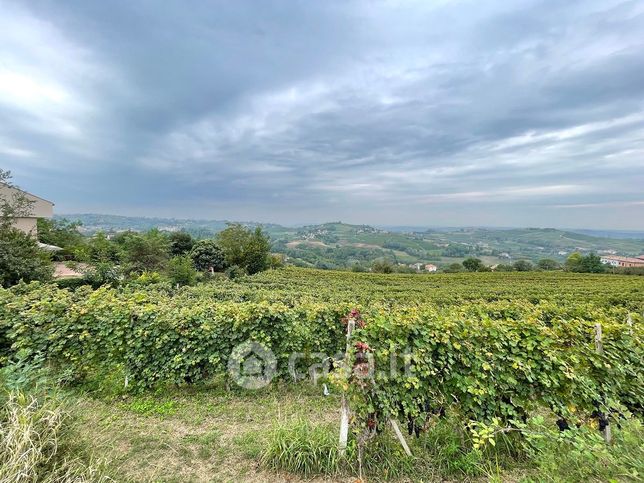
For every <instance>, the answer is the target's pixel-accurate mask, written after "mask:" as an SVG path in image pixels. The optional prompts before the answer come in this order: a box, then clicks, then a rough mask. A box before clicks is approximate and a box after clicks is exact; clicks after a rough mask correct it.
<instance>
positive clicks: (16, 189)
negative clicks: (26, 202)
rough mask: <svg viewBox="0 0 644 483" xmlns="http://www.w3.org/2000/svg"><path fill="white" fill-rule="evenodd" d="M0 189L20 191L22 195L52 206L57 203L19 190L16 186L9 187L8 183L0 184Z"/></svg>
mask: <svg viewBox="0 0 644 483" xmlns="http://www.w3.org/2000/svg"><path fill="white" fill-rule="evenodd" d="M0 187H4V188H6V189H9V190H15V191H20V192H21V193H24V194H25V195H27V196H28V197H31V198H36V199H37V200H40V201H44V202H45V203H49V204H50V205H52V206H54V205H55V203H54V202H53V201H49V200H46V199H45V198H42V197H40V196H38V195H35V194H33V193H30V192H29V191H25V190H22V189H20V188H18V187H16V186H9V185H7V184H6V183H0Z"/></svg>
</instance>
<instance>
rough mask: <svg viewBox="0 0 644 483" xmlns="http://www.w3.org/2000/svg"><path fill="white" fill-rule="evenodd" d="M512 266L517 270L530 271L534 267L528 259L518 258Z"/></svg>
mask: <svg viewBox="0 0 644 483" xmlns="http://www.w3.org/2000/svg"><path fill="white" fill-rule="evenodd" d="M512 266H513V267H514V269H515V270H516V271H517V272H529V271H530V270H532V268H533V267H532V263H530V262H529V261H528V260H517V261H516V262H514V264H513V265H512Z"/></svg>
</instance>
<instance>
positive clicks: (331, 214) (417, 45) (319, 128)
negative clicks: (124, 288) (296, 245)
mask: <svg viewBox="0 0 644 483" xmlns="http://www.w3.org/2000/svg"><path fill="white" fill-rule="evenodd" d="M0 8H3V9H6V12H7V15H6V19H8V20H7V24H9V23H11V25H13V26H14V27H13V28H12V29H11V30H10V31H8V32H4V33H2V32H0V45H4V46H5V47H4V48H3V47H0V56H2V58H4V59H6V61H4V62H0V158H1V159H2V164H3V167H5V166H6V167H9V168H11V169H13V170H14V171H15V173H16V176H17V178H18V179H17V181H19V182H20V184H22V185H23V186H25V187H27V188H29V189H31V190H33V191H38V192H39V193H42V194H43V195H46V196H47V197H49V198H52V199H54V200H58V201H59V203H58V205H59V207H60V209H62V210H65V211H76V212H78V211H90V210H93V211H105V212H116V213H123V214H127V213H136V214H145V213H147V214H149V215H164V214H171V215H174V216H183V217H209V218H235V217H243V218H245V219H252V218H254V219H258V220H265V221H275V222H287V223H288V222H309V221H311V222H313V221H323V220H328V219H338V218H341V217H342V218H343V219H345V220H347V221H355V222H367V223H379V224H387V223H389V224H391V223H403V222H404V223H406V224H419V225H421V224H437V223H447V224H452V225H453V224H458V223H465V224H481V223H486V222H488V223H498V220H499V219H503V220H505V221H504V222H503V223H501V224H504V225H510V224H519V225H525V224H537V225H549V224H551V223H553V222H554V223H558V224H559V225H560V226H566V225H567V226H574V225H577V224H578V223H580V222H582V221H583V222H584V223H586V222H589V221H592V220H593V214H595V215H596V216H597V220H596V223H594V224H593V226H596V227H609V226H613V227H616V228H642V227H643V226H642V221H641V220H643V219H644V208H643V207H642V206H641V205H639V204H637V202H638V201H639V200H641V198H642V190H641V186H643V185H644V161H643V160H644V157H643V155H644V109H643V108H644V60H643V59H644V58H643V57H642V56H641V50H642V47H643V45H642V40H641V39H642V38H643V34H644V8H643V7H642V6H641V3H640V2H635V1H619V0H615V1H595V0H587V1H576V2H560V1H554V0H549V1H522V2H512V3H510V4H508V2H485V3H481V2H473V1H455V2H436V3H429V2H409V3H406V2H371V1H366V0H365V1H355V2H339V1H338V2H335V1H331V2H305V1H286V0H284V1H267V2H245V1H244V2H242V1H240V2H224V1H221V2H214V1H213V2H196V1H194V2H184V1H181V2H179V1H176V2H163V3H159V2H152V1H147V2H146V1H144V2H125V1H116V2H98V1H97V2H91V1H75V2H65V3H62V4H61V3H60V2H52V1H37V2H30V3H29V4H24V3H22V2H3V1H2V0H0ZM21 29H22V30H21ZM32 34H33V36H34V38H35V39H37V40H38V42H31V41H29V38H30V35H32ZM25 39H26V40H25ZM45 44H49V47H47V46H46V45H45ZM48 48H49V49H50V50H51V49H52V48H53V49H54V52H55V57H56V65H52V63H51V62H48V61H47V55H46V54H47V49H48ZM52 55H54V54H52ZM2 58H0V59H2ZM20 59H24V61H21V60H20ZM3 72H4V73H5V74H7V73H9V74H11V75H22V76H23V78H27V79H29V78H32V79H35V81H37V82H39V83H40V84H34V86H32V87H33V89H32V91H34V92H36V91H37V90H38V89H40V90H41V91H42V92H40V94H38V92H36V94H38V95H41V97H42V96H44V97H42V98H38V99H36V100H34V99H33V98H29V99H27V100H26V101H25V102H20V101H19V100H16V99H15V98H11V97H10V96H11V95H12V93H11V89H14V90H15V89H17V88H16V87H15V86H12V85H8V84H7V82H5V84H3V83H2V79H3V77H2V75H3ZM35 81H34V82H35ZM3 86H4V89H5V90H6V91H7V94H6V95H5V96H4V97H3V95H2V94H3V92H2V89H3ZM52 86H53V87H52ZM54 88H58V89H61V92H64V93H65V96H66V97H65V96H63V97H64V99H62V100H59V101H54V100H51V99H49V98H47V92H49V91H47V89H54ZM34 92H32V93H31V94H33V95H36V94H34ZM43 93H44V94H43ZM14 94H15V93H14ZM33 95H32V97H33ZM27 97H29V96H27ZM36 97H37V96H36ZM620 203H621V205H620ZM428 205H430V206H431V207H432V208H431V210H429V211H428V209H427V207H428ZM481 205H484V206H486V207H487V208H486V209H485V210H483V209H482V208H481ZM564 206H574V207H575V208H562V207H564ZM618 206H625V208H624V216H623V217H620V216H619V214H617V215H616V216H613V217H610V219H606V217H604V216H600V215H603V214H605V210H606V209H616V207H618ZM556 207H559V208H556ZM611 207H612V208H611ZM557 210H558V211H557ZM554 211H556V212H557V215H556V216H553V215H552V213H553V212H554ZM580 212H583V213H582V215H583V216H580V214H579V213H580ZM468 213H469V215H468ZM634 213H635V214H638V213H639V215H641V216H639V217H638V216H633V214H634ZM450 220H452V221H453V222H450Z"/></svg>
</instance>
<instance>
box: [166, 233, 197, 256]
mask: <svg viewBox="0 0 644 483" xmlns="http://www.w3.org/2000/svg"><path fill="white" fill-rule="evenodd" d="M168 240H170V254H171V255H172V256H173V257H176V256H179V255H186V254H187V253H189V252H190V250H192V247H193V245H194V243H195V242H194V240H193V239H192V236H190V233H186V232H185V231H175V232H172V233H170V235H169V236H168Z"/></svg>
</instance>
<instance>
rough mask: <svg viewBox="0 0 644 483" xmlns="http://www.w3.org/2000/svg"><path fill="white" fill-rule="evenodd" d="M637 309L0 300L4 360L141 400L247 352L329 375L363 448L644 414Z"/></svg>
mask: <svg viewBox="0 0 644 483" xmlns="http://www.w3.org/2000/svg"><path fill="white" fill-rule="evenodd" d="M643 310H644V280H643V279H642V278H640V277H622V276H610V275H579V274H567V273H538V272H532V273H526V274H521V273H507V274H494V273H491V274H490V273H474V274H446V275H427V276H414V275H411V276H409V275H372V274H359V273H356V274H349V273H339V272H324V271H313V270H305V269H294V268H291V269H284V270H276V271H269V272H266V273H263V274H260V275H256V276H254V277H247V278H244V279H241V280H237V281H228V280H218V281H214V282H212V283H209V284H203V285H200V286H198V287H193V288H173V287H170V286H168V285H149V286H138V287H137V286H130V287H126V288H120V289H112V288H107V287H104V288H100V289H98V290H92V289H90V288H89V287H81V288H78V289H77V290H75V291H70V290H66V289H60V288H57V287H56V286H53V285H41V284H38V283H33V284H31V285H18V286H16V287H14V288H12V289H10V290H2V291H0V321H1V322H0V323H1V324H2V325H1V326H0V350H1V351H2V352H1V354H0V357H2V358H3V360H4V361H5V362H6V361H7V360H20V361H31V362H34V361H46V363H47V364H48V365H49V366H50V367H53V368H54V369H55V371H56V372H57V373H59V374H62V375H64V380H65V381H67V383H71V384H83V383H86V382H87V381H89V380H96V379H97V378H98V379H110V380H116V381H118V384H122V385H123V387H124V388H125V389H124V390H126V391H127V392H129V393H131V394H144V393H146V392H147V391H150V390H151V389H155V388H156V389H159V388H163V387H174V386H179V387H189V386H195V385H199V384H204V383H207V382H208V381H211V380H212V379H213V378H217V377H224V378H228V377H229V375H228V368H229V365H230V363H231V360H230V358H231V354H233V352H234V349H235V348H236V347H238V346H239V345H240V344H243V343H245V342H248V341H253V342H256V343H258V344H259V345H260V346H261V347H262V348H265V349H266V350H270V351H271V352H272V354H274V355H275V358H276V367H277V379H278V380H282V381H285V382H287V383H289V384H290V383H291V382H292V381H293V375H294V374H299V375H300V378H302V377H306V376H308V375H310V374H309V373H308V372H307V371H308V368H310V367H311V366H314V365H317V367H323V368H325V369H326V370H328V372H329V373H328V374H326V372H325V373H324V374H323V375H322V376H321V377H322V378H323V379H322V381H323V382H325V383H326V384H328V385H329V387H330V388H331V390H332V391H334V392H335V393H342V394H345V396H346V398H347V401H348V402H349V406H350V407H351V411H352V428H353V431H354V436H355V437H356V438H357V440H358V441H362V440H366V439H371V438H375V437H376V435H377V434H379V433H380V432H382V430H383V429H385V423H386V422H387V421H389V420H392V419H393V420H395V421H398V422H399V423H400V424H401V425H402V426H403V427H404V428H406V429H408V431H409V434H412V435H414V434H415V435H416V436H418V435H420V434H421V433H422V432H423V431H425V430H426V429H427V428H428V427H430V426H431V425H432V424H434V423H433V422H434V421H435V420H437V419H440V418H441V417H443V416H445V414H452V415H453V414H456V415H458V418H459V420H460V421H461V422H462V425H463V427H469V428H472V431H473V434H475V437H476V441H477V443H476V444H477V445H484V444H487V443H491V444H494V434H495V431H510V430H520V428H521V427H522V425H524V424H526V422H527V421H528V419H529V418H530V417H532V416H534V415H546V416H547V417H548V418H551V419H552V424H553V425H554V424H556V425H558V427H559V428H560V429H566V428H570V427H578V426H583V425H588V424H594V425H595V426H597V425H598V426H599V428H600V429H603V428H605V427H606V426H607V425H611V426H615V425H617V424H619V422H620V421H621V420H623V419H624V418H629V417H633V416H635V417H636V418H637V417H641V414H642V408H643V407H644V370H643V369H644V367H643V366H644V362H643V361H644V350H643V348H642V347H643V345H642V341H643V337H644V330H643V329H642V327H643V325H642V322H643V320H642V312H643ZM351 314H352V315H351ZM350 319H351V321H352V324H355V327H356V328H355V331H353V333H352V334H351V338H350V341H349V346H350V347H351V350H350V351H349V353H348V355H347V356H346V357H347V358H346V360H344V357H345V356H344V352H345V345H346V344H347V339H346V336H345V332H346V327H347V323H348V321H349V320H350ZM598 331H599V332H600V333H599V334H598ZM598 337H599V341H598ZM598 342H599V343H600V344H601V350H598ZM294 353H297V354H299V356H298V358H297V364H296V366H293V364H292V354H294ZM343 360H344V362H343ZM289 363H291V365H290V366H289ZM374 369H375V370H374ZM495 428H496V429H495ZM360 438H362V440H361V439H360Z"/></svg>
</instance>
